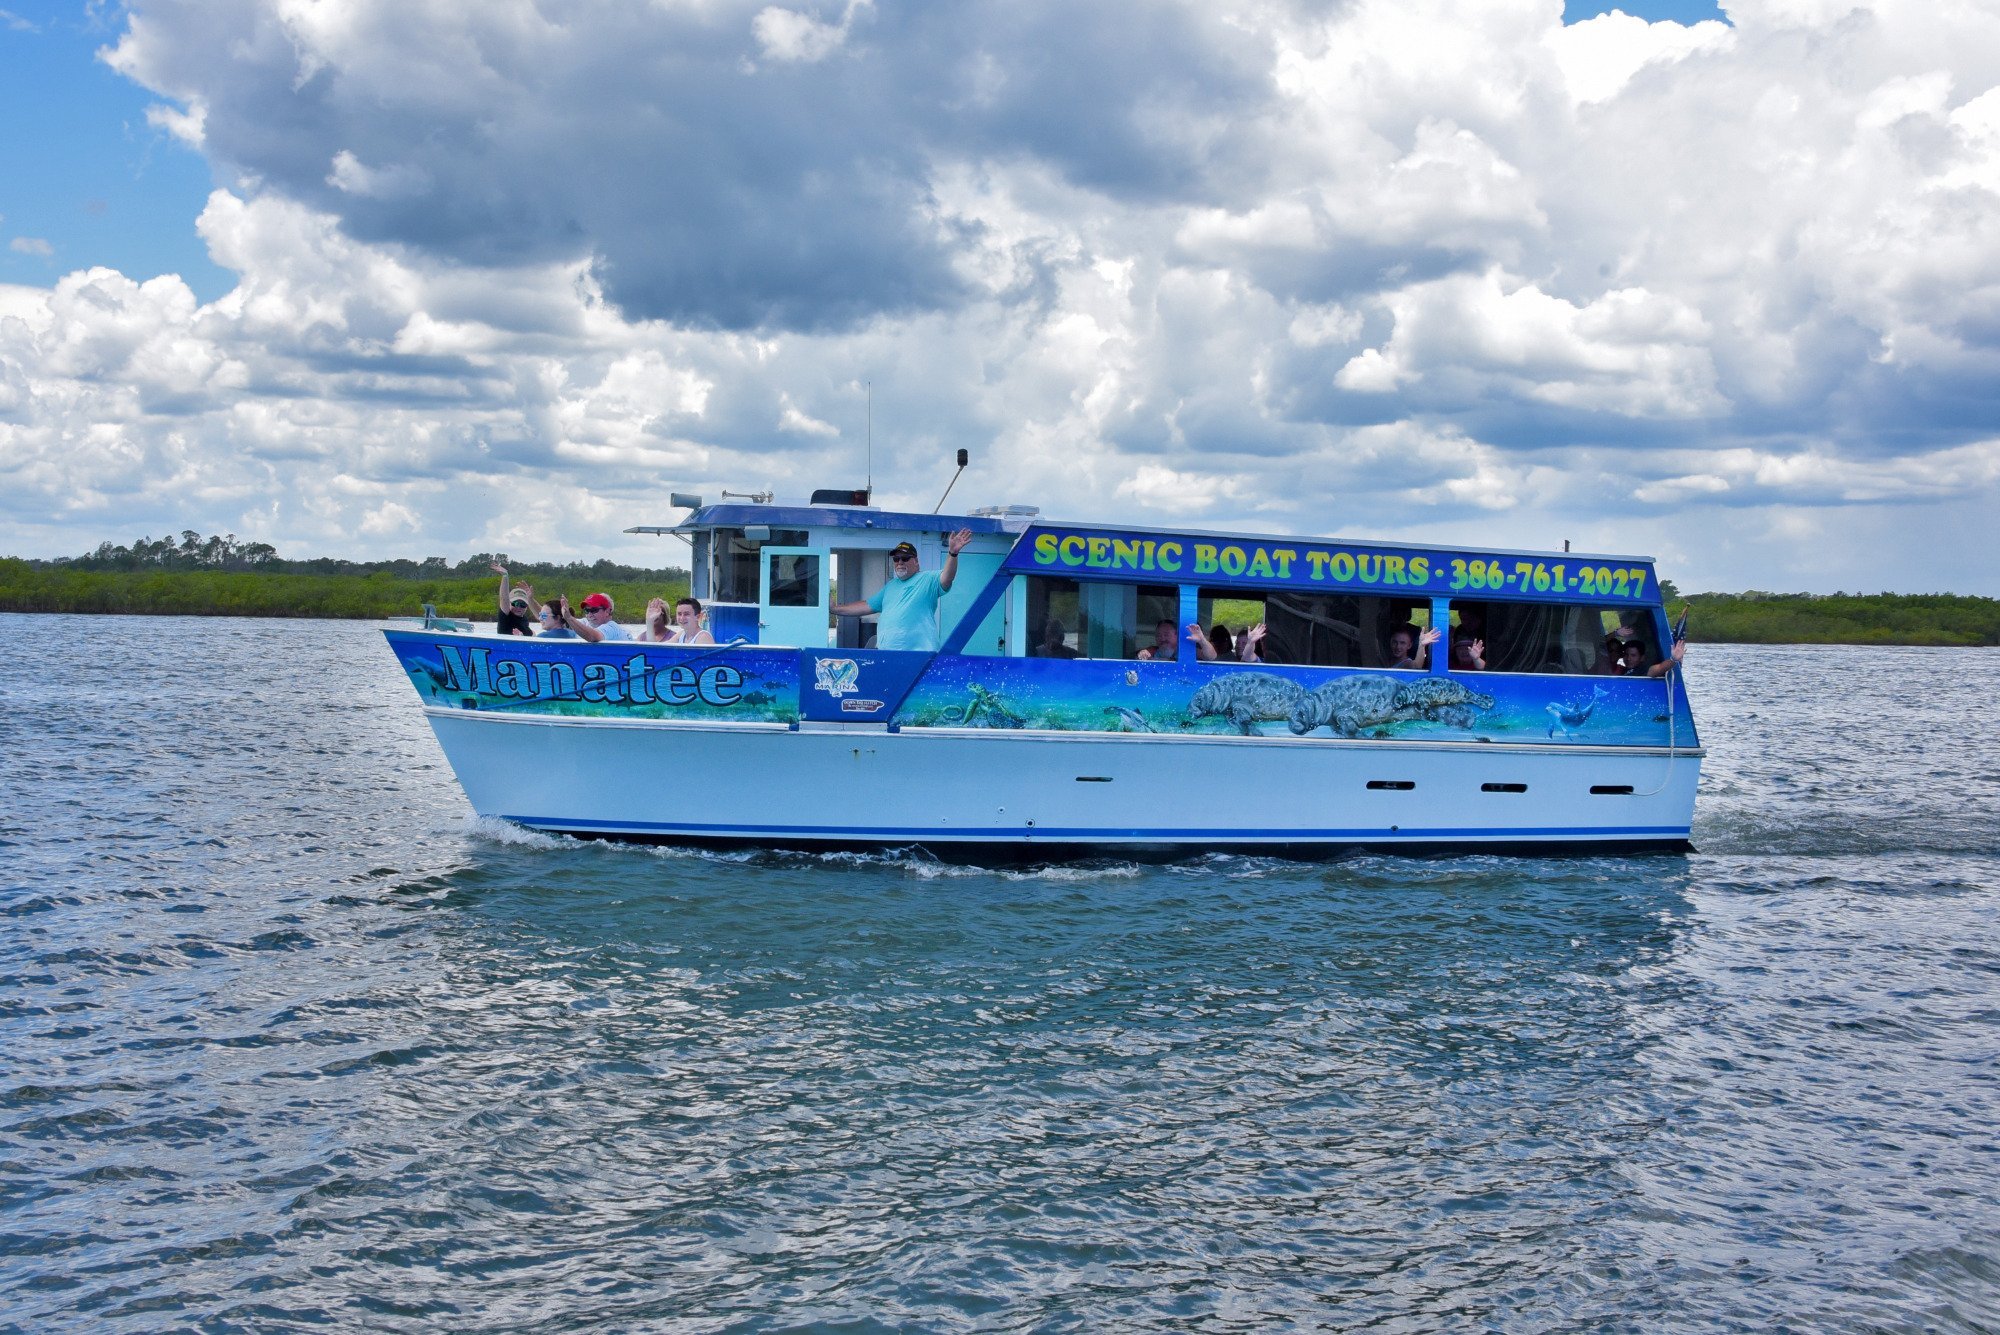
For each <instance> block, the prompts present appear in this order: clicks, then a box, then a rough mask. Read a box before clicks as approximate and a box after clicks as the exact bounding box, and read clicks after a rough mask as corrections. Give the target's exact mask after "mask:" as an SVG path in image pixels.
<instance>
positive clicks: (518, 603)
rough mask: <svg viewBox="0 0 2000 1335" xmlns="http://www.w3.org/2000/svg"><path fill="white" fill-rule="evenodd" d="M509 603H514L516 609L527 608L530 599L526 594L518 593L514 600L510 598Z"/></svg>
mask: <svg viewBox="0 0 2000 1335" xmlns="http://www.w3.org/2000/svg"><path fill="white" fill-rule="evenodd" d="M507 601H508V602H509V603H512V604H513V605H514V606H515V607H526V606H527V605H528V599H527V596H526V595H525V594H519V593H517V594H515V595H514V596H513V597H512V598H509V599H508V600H507Z"/></svg>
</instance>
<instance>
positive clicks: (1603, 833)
mask: <svg viewBox="0 0 2000 1335" xmlns="http://www.w3.org/2000/svg"><path fill="white" fill-rule="evenodd" d="M504 819H506V820H510V821H513V822H514V823H515V824H517V825H526V826H529V827H531V828H549V827H555V828H558V829H570V830H648V831H659V832H662V833H670V834H706V835H727V836H732V837H742V836H759V837H766V838H790V839H949V840H966V839H977V840H984V841H987V842H996V843H1028V842H1032V841H1034V840H1037V839H1064V840H1088V841H1092V842H1097V841H1106V840H1119V839H1124V840H1134V841H1139V842H1148V841H1158V840H1175V841H1179V840H1194V839H1209V840H1228V841H1234V842H1241V841H1245V840H1268V841H1272V842H1277V841H1290V842H1295V843H1299V842H1313V841H1317V840H1326V839H1368V840H1391V839H1406V840H1416V839H1560V838H1573V837H1576V836H1579V835H1594V836H1596V837H1598V838H1627V839H1632V838H1643V839H1686V838H1688V837H1689V835H1690V834H1692V833H1693V831H1692V828H1691V827H1689V826H1686V825H1545V826H1514V825H1501V826H1478V825H1467V826H1431V827H1426V828H1423V829H1416V830H1389V829H1381V828H1376V829H1353V830H1329V829H1306V830H1283V829H1270V830H1253V829H1106V828H1102V827H1096V828H1093V827H1085V826H1054V825H1037V826H1035V827H1033V828H1032V829H1017V830H971V829H968V830H947V829H940V828H938V827H937V826H929V825H909V826H901V825H880V826H860V825H754V826H753V825H708V824H696V823H693V822H683V821H646V820H584V819H580V818H559V817H552V816H507V817H504Z"/></svg>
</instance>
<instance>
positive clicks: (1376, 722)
mask: <svg viewBox="0 0 2000 1335" xmlns="http://www.w3.org/2000/svg"><path fill="white" fill-rule="evenodd" d="M1492 707H1493V697H1492V696H1490V695H1481V694H1480V693H1479V692H1478V691H1475V690H1472V689H1470V688H1469V687H1466V686H1464V685H1462V684H1460V683H1458V682H1455V681H1452V680H1449V679H1448V678H1444V677H1418V678H1416V679H1414V680H1410V681H1398V680H1397V679H1396V678H1394V677H1378V676H1358V677H1343V678H1341V679H1340V680H1339V681H1330V682H1328V683H1327V684H1326V685H1324V686H1320V687H1316V688H1315V689H1313V690H1312V691H1309V692H1307V693H1306V695H1305V696H1303V697H1302V698H1301V699H1300V700H1299V703H1298V706H1297V707H1296V708H1295V709H1293V710H1292V715H1291V729H1292V731H1293V732H1295V733H1297V734H1299V735H1300V736H1301V737H1303V736H1304V735H1305V734H1307V733H1309V732H1311V731H1313V730H1314V729H1315V728H1332V729H1333V731H1334V732H1336V733H1338V734H1340V735H1341V736H1342V737H1358V736H1360V735H1361V733H1362V730H1363V729H1366V728H1377V727H1382V726H1384V725H1387V724H1390V723H1401V722H1404V721H1407V720H1409V719H1417V718H1421V719H1428V720H1430V721H1431V722H1434V723H1444V724H1447V725H1449V726H1450V727H1454V728H1469V727H1471V726H1472V715H1473V711H1474V710H1478V709H1491V708H1492Z"/></svg>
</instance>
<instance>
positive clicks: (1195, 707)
mask: <svg viewBox="0 0 2000 1335" xmlns="http://www.w3.org/2000/svg"><path fill="white" fill-rule="evenodd" d="M1304 695H1305V688H1304V687H1302V686H1300V685H1299V684H1298V683H1297V682H1295V681H1292V680H1290V679H1289V678H1286V677H1280V676H1277V675H1275V674H1273V673H1269V672H1231V673H1228V674H1227V675H1225V676H1221V677H1218V678H1216V679H1215V680H1214V681H1212V682H1210V683H1208V685H1206V686H1204V687H1202V688H1201V689H1200V690H1198V691H1196V692H1195V693H1194V699H1192V700H1190V701H1188V721H1189V722H1193V721H1194V720H1196V719H1200V718H1207V717H1209V716H1210V715H1220V716H1221V717H1223V718H1226V719H1228V720H1229V721H1230V723H1232V724H1233V725H1235V726H1236V727H1237V728H1239V729H1241V730H1242V733H1243V735H1244V736H1245V737H1248V736H1251V735H1252V734H1254V733H1255V732H1256V731H1257V728H1256V724H1257V723H1258V722H1259V721H1260V720H1268V721H1270V722H1272V723H1282V722H1284V721H1285V720H1286V719H1289V718H1291V717H1292V711H1294V710H1295V709H1297V708H1298V707H1299V700H1300V699H1301V698H1302V697H1303V696H1304Z"/></svg>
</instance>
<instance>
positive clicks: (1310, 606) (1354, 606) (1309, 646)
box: [1203, 590, 1430, 668]
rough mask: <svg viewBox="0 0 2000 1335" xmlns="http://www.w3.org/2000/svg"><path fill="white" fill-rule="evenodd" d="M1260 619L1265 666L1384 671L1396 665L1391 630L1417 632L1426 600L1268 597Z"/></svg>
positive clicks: (1425, 616) (1426, 612) (1426, 618)
mask: <svg viewBox="0 0 2000 1335" xmlns="http://www.w3.org/2000/svg"><path fill="white" fill-rule="evenodd" d="M1203 592H1204V593H1206V592H1207V590H1203ZM1263 620H1264V624H1265V627H1266V630H1265V636H1264V661H1266V662H1269V663H1294V664H1298V665H1300V666H1307V667H1360V668H1387V667H1389V666H1390V665H1391V664H1393V663H1395V662H1396V661H1397V660H1396V656H1395V652H1394V645H1393V642H1394V638H1395V635H1396V632H1397V631H1398V630H1406V631H1414V632H1421V631H1422V630H1423V628H1424V627H1426V626H1428V625H1429V624H1430V600H1429V599H1421V598H1378V597H1374V596H1372V595H1365V594H1357V593H1331V594H1318V593H1290V592H1284V593H1273V594H1271V595H1270V596H1269V597H1268V598H1266V599H1265V601H1264V616H1263Z"/></svg>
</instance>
